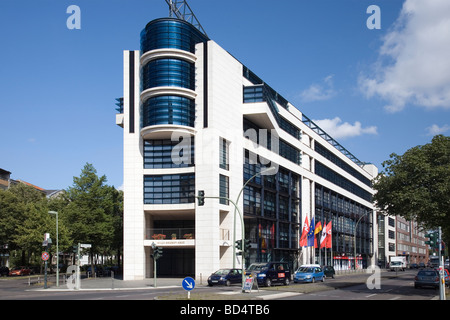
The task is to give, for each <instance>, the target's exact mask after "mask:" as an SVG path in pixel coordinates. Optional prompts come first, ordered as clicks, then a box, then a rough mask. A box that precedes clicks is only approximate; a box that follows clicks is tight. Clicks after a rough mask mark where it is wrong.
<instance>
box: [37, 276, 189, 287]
mask: <svg viewBox="0 0 450 320" xmlns="http://www.w3.org/2000/svg"><path fill="white" fill-rule="evenodd" d="M182 280H183V279H182V278H158V279H157V280H156V286H157V288H171V287H172V288H173V287H180V288H181V282H182ZM154 284H155V283H154V280H153V279H144V280H128V281H124V280H122V279H116V278H111V277H97V278H82V279H81V283H80V290H124V289H133V290H138V289H151V288H154V287H155V286H154ZM43 285H44V284H43V282H42V281H41V282H39V283H37V284H35V285H34V286H39V287H43ZM47 288H48V289H46V290H70V289H69V288H68V287H67V285H66V283H65V282H64V280H63V279H60V281H59V287H57V286H56V283H55V280H54V279H52V280H51V281H48V283H47Z"/></svg>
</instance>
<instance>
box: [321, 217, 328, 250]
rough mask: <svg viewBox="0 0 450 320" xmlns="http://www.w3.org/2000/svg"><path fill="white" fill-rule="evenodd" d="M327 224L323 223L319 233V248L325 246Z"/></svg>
mask: <svg viewBox="0 0 450 320" xmlns="http://www.w3.org/2000/svg"><path fill="white" fill-rule="evenodd" d="M327 228H328V226H327V225H326V223H325V222H324V223H323V229H322V234H321V235H320V249H322V248H325V245H326V239H327V230H328V229H327Z"/></svg>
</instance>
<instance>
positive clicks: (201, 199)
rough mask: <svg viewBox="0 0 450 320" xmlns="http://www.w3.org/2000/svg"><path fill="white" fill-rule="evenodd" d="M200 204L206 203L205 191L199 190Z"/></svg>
mask: <svg viewBox="0 0 450 320" xmlns="http://www.w3.org/2000/svg"><path fill="white" fill-rule="evenodd" d="M197 199H198V206H199V207H200V206H203V205H204V204H205V191H203V190H199V191H198V197H197Z"/></svg>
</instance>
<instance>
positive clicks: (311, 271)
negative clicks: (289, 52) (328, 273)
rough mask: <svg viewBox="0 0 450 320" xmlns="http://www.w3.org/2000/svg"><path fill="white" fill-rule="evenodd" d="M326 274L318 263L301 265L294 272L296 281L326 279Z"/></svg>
mask: <svg viewBox="0 0 450 320" xmlns="http://www.w3.org/2000/svg"><path fill="white" fill-rule="evenodd" d="M324 280H325V274H324V273H323V270H322V268H321V267H320V266H319V265H318V264H305V265H302V266H300V267H299V268H298V269H297V271H296V272H295V274H294V282H295V283H297V282H312V283H314V282H316V281H322V282H323V281H324Z"/></svg>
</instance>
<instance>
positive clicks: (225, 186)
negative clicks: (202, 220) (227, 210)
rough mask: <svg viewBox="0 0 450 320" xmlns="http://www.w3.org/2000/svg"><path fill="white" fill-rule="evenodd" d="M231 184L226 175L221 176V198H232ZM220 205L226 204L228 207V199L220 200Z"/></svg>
mask: <svg viewBox="0 0 450 320" xmlns="http://www.w3.org/2000/svg"><path fill="white" fill-rule="evenodd" d="M229 186H230V183H229V178H228V177H227V176H224V175H222V174H221V175H220V191H219V192H220V196H221V197H224V198H229V197H230V187H229ZM220 203H221V204H225V205H228V204H229V201H228V200H227V199H220Z"/></svg>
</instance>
